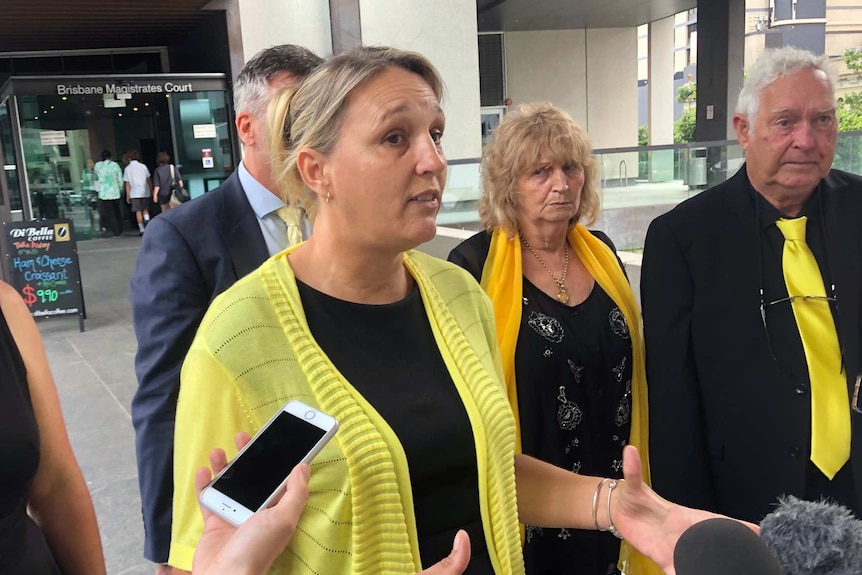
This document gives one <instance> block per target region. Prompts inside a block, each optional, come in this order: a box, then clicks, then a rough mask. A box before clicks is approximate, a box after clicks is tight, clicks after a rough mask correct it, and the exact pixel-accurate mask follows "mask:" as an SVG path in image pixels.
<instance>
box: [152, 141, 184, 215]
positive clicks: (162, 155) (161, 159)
mask: <svg viewBox="0 0 862 575" xmlns="http://www.w3.org/2000/svg"><path fill="white" fill-rule="evenodd" d="M156 164H158V165H157V166H156V169H155V170H154V171H153V201H154V202H155V203H157V204H159V207H160V208H162V212H166V211H168V210H169V209H171V191H172V189H173V183H174V181H176V182H177V185H178V186H180V187H183V175H182V174H181V173H180V170H179V168H177V167H176V166H174V165H173V164H171V157H170V156H169V155H168V153H167V152H159V154H158V155H157V156H156ZM171 170H173V172H174V173H173V174H171Z"/></svg>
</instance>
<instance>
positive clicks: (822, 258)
mask: <svg viewBox="0 0 862 575" xmlns="http://www.w3.org/2000/svg"><path fill="white" fill-rule="evenodd" d="M749 189H750V191H751V193H752V198H754V199H753V202H754V203H755V210H756V211H757V213H758V215H759V227H758V233H759V238H760V240H759V241H760V258H761V279H762V283H761V285H762V287H763V301H764V302H765V303H767V304H769V303H770V302H774V301H777V300H780V299H783V298H786V297H787V296H788V293H787V284H786V283H785V281H784V271H783V268H782V265H781V259H782V254H783V253H784V235H783V234H782V233H781V230H779V229H778V226H776V225H775V222H777V221H778V219H779V218H784V217H785V216H784V215H783V214H781V212H779V211H778V210H777V209H776V208H775V206H773V205H772V204H770V203H769V202H768V201H767V200H766V199H765V198H764V197H763V196H762V195H761V194H758V193H757V192H755V191H754V189H753V188H751V184H750V183H749ZM823 201H824V198H823V192H822V191H821V190H820V187H819V186H818V188H817V189H816V190H815V191H814V193H813V194H812V195H811V197H810V198H808V201H807V202H806V203H805V205H804V206H803V208H802V210H801V212H800V213H799V216H797V217H801V216H806V217H807V218H808V222H807V223H806V226H805V243H807V244H808V247H809V248H810V249H811V253H812V254H813V255H814V259H815V260H816V261H817V265H818V267H819V268H820V275H821V276H822V278H823V283H824V289H825V293H826V295H827V296H837V299H838V301H837V303H833V304H832V305H831V308H832V314H833V318H836V319H837V316H836V314H835V310H836V306H837V305H840V297H841V296H840V295H838V294H837V293H835V292H833V289H832V279H831V278H832V277H833V273H832V271H833V270H831V269H830V266H829V263H830V262H829V259H828V257H827V255H826V236H825V234H826V229H825V227H824V226H823ZM785 219H787V218H785ZM796 295H812V294H796ZM766 326H767V329H768V332H769V341H770V343H771V345H772V351H773V353H774V354H775V361H777V362H778V367H779V370H780V371H781V372H782V373H783V374H784V375H785V377H786V378H787V381H788V385H793V386H795V388H796V389H797V393H799V394H805V393H807V392H808V389H809V388H810V385H811V382H810V378H809V375H808V363H807V362H806V359H805V350H804V348H803V346H802V338H801V336H800V335H799V328H798V326H797V325H796V319H795V317H794V315H793V308H792V306H791V304H790V302H782V303H776V304H773V305H767V306H766ZM808 439H809V444H808V445H807V446H806V447H807V449H806V453H809V454H810V453H811V445H810V439H811V438H810V436H809V438H808ZM805 491H806V496H807V497H808V498H810V499H819V498H820V497H821V496H823V497H831V498H833V499H834V500H835V501H837V502H839V503H841V504H842V505H845V506H847V507H849V508H850V509H853V510H855V511H856V512H857V513H859V512H860V511H862V509H860V507H859V502H858V501H857V498H856V490H855V487H854V484H853V470H852V469H851V466H850V465H845V466H844V467H843V468H842V469H841V470H840V471H839V472H838V474H836V475H835V477H833V478H832V480H831V481H830V480H829V479H827V478H826V476H825V475H823V473H822V472H821V471H820V470H819V469H818V468H817V467H816V466H815V465H814V464H813V463H811V462H810V461H809V462H808V472H807V474H806V487H805Z"/></svg>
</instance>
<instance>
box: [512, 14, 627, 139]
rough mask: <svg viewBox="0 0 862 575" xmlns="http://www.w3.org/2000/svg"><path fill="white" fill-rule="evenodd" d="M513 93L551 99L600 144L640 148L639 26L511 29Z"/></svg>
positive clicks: (526, 98) (525, 97)
mask: <svg viewBox="0 0 862 575" xmlns="http://www.w3.org/2000/svg"><path fill="white" fill-rule="evenodd" d="M506 76H507V85H508V95H509V97H510V98H511V99H512V101H513V103H514V104H517V103H520V102H533V101H549V102H552V103H553V104H555V105H557V106H559V107H561V108H563V109H564V110H566V111H567V112H569V114H571V116H572V117H573V118H574V119H575V121H577V122H578V123H579V124H581V125H582V126H584V128H586V130H587V131H588V132H589V133H590V136H591V137H592V140H593V147H595V148H616V147H623V146H636V145H637V136H638V90H637V80H638V37H637V29H636V28H604V29H592V30H587V31H586V32H585V31H584V30H549V31H542V32H507V33H506Z"/></svg>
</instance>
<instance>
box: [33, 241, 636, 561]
mask: <svg viewBox="0 0 862 575" xmlns="http://www.w3.org/2000/svg"><path fill="white" fill-rule="evenodd" d="M457 241H458V239H457V238H452V237H445V236H443V235H440V236H438V238H436V239H435V240H433V241H432V242H429V243H428V244H426V245H424V246H422V248H421V249H423V250H424V251H427V252H428V253H431V254H432V255H435V256H437V257H443V258H445V257H446V255H447V254H448V252H449V250H450V249H451V248H452V247H453V246H454V245H455V244H456V243H457ZM139 247H140V239H139V238H137V237H131V236H129V237H123V238H120V239H117V240H114V239H106V240H94V241H90V242H84V243H81V244H79V259H80V264H81V276H82V278H83V284H84V297H85V301H86V307H87V313H88V319H87V321H86V331H85V332H83V333H81V332H79V331H78V321H77V318H75V319H51V320H44V321H40V322H39V327H40V330H41V332H42V337H43V339H44V342H45V347H46V349H47V353H48V360H49V362H50V364H51V369H52V371H53V374H54V379H55V381H56V383H57V388H58V391H59V394H60V401H61V403H62V406H63V414H64V416H65V419H66V427H67V429H68V431H69V437H70V439H71V442H72V448H73V449H74V451H75V454H76V456H77V458H78V462H79V464H80V465H81V468H82V470H83V472H84V477H85V479H86V480H87V484H88V485H89V487H90V492H91V493H92V495H93V501H94V503H95V506H96V514H97V516H98V519H99V528H100V531H101V533H102V544H103V545H104V549H105V560H106V562H107V567H108V573H109V575H139V574H140V575H143V574H148V575H151V574H152V573H154V568H153V566H152V564H150V563H149V562H147V561H145V560H144V559H143V558H142V556H141V553H142V548H143V537H144V534H143V524H142V522H141V513H140V504H141V503H140V495H139V493H138V477H137V467H136V464H135V449H134V431H133V429H132V421H131V415H130V405H131V400H132V396H133V394H134V392H135V389H136V387H137V382H136V380H135V374H134V355H135V346H136V343H135V336H134V332H133V330H132V315H131V309H130V306H129V301H128V285H129V278H130V277H131V275H132V271H133V269H134V264H135V259H136V258H137V254H138V249H139ZM636 263H637V261H636V258H635V260H632V264H636ZM627 266H628V273H629V277H630V279H631V280H632V281H633V282H634V283H635V285H637V281H638V279H639V275H638V268H636V267H634V266H633V265H631V264H629V263H627Z"/></svg>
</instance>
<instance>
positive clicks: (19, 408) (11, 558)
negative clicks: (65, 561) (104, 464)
mask: <svg viewBox="0 0 862 575" xmlns="http://www.w3.org/2000/svg"><path fill="white" fill-rule="evenodd" d="M0 406H3V408H2V416H0V437H2V438H3V441H0V461H2V462H3V465H2V466H0V573H3V574H5V573H8V574H9V575H20V574H22V573H26V574H27V575H59V573H60V570H59V568H58V567H57V565H56V563H55V562H54V557H53V555H52V554H51V550H50V549H49V548H48V544H47V543H46V542H45V538H44V536H43V535H42V530H41V529H40V528H39V527H38V526H37V525H36V524H35V523H34V522H33V520H32V519H30V516H29V515H27V498H28V495H29V493H30V487H31V485H32V483H33V478H34V477H35V476H36V471H37V469H38V467H39V427H38V423H37V422H36V416H35V414H34V413H33V405H32V403H31V401H30V388H29V387H28V385H27V370H26V369H25V367H24V360H23V359H22V358H21V354H20V352H19V351H18V346H17V345H16V344H15V340H14V339H12V333H11V332H10V331H9V326H8V325H7V324H6V318H5V317H4V316H3V312H2V310H0Z"/></svg>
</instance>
